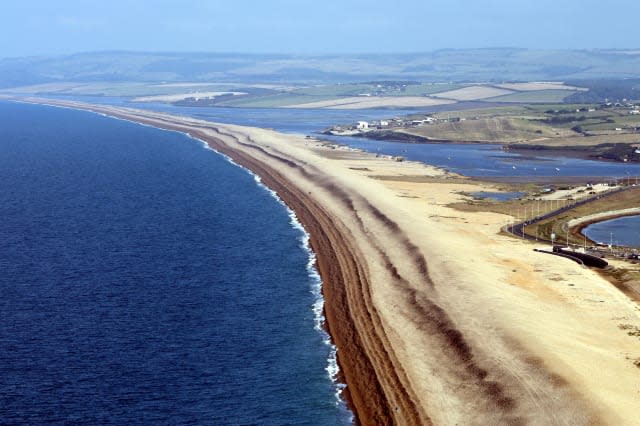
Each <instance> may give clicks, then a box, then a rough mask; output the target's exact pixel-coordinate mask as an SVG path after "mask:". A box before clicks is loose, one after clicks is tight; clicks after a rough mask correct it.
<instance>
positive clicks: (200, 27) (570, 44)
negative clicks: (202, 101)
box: [0, 0, 640, 58]
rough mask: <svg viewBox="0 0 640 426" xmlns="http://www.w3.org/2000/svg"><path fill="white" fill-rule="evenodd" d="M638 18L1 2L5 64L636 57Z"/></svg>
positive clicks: (536, 11)
mask: <svg viewBox="0 0 640 426" xmlns="http://www.w3.org/2000/svg"><path fill="white" fill-rule="evenodd" d="M638 16H640V2H637V1H631V0H608V1H601V0H566V1H564V0H562V1H561V0H553V1H552V0H474V1H469V0H447V1H442V0H439V1H431V0H404V1H403V0H400V1H389V2H375V1H374V2H372V1H370V0H367V1H364V0H324V1H318V0H268V1H256V0H234V1H223V0H211V1H205V0H153V1H151V0H146V1H143V0H126V1H124V0H110V1H86V0H60V1H49V0H22V1H19V2H18V1H9V2H3V5H2V13H1V14H0V40H2V44H1V46H2V48H1V49H0V57H4V58H7V57H21V56H31V55H38V56H40V55H44V56H50V55H60V54H69V53H75V52H86V51H102V50H127V51H165V52H166V51H180V52H193V51H203V52H239V53H286V54H292V53H293V54H300V53H303V54H308V53H311V54H327V53H337V54H350V53H361V54H362V53H406V52H425V51H432V50H437V49H442V48H483V47H521V48H534V49H584V48H600V49H610V48H631V47H634V45H637V44H639V42H638V39H637V36H636V34H635V32H636V28H637V17H638Z"/></svg>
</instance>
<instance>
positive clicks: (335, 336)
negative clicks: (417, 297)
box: [43, 101, 429, 424]
mask: <svg viewBox="0 0 640 426" xmlns="http://www.w3.org/2000/svg"><path fill="white" fill-rule="evenodd" d="M43 103H46V104H49V105H53V106H61V107H66V108H73V109H82V110H88V111H92V112H97V113H99V114H103V115H106V116H111V117H114V118H119V119H124V120H128V121H132V122H135V123H137V124H143V125H149V126H152V127H156V128H160V129H164V130H171V131H177V132H181V133H185V134H186V135H188V136H190V137H192V138H195V139H198V140H200V141H202V142H204V143H206V144H207V145H208V146H209V147H210V148H211V149H213V150H214V151H216V152H218V153H221V154H223V155H225V156H227V157H228V158H230V159H231V160H233V162H235V163H237V164H238V165H240V166H241V167H243V168H246V169H247V170H249V171H251V172H252V173H254V174H255V175H256V176H258V177H259V178H260V180H261V181H262V183H263V184H264V185H266V187H267V188H269V189H271V190H272V191H274V192H275V193H276V194H277V196H278V198H280V199H281V200H282V201H283V202H284V203H285V204H286V205H287V206H288V208H290V209H291V210H292V211H293V212H294V213H295V216H296V217H297V219H298V220H299V221H300V223H301V224H302V225H303V226H304V228H305V230H306V231H307V232H308V234H309V240H310V246H311V248H312V250H313V252H314V253H316V267H317V269H318V271H319V273H320V277H321V278H322V282H323V285H322V294H323V297H324V299H325V303H324V316H325V318H326V322H325V326H326V329H327V332H328V333H329V335H330V337H331V339H332V341H333V343H334V344H335V346H336V347H337V348H338V351H337V362H338V366H339V376H338V378H339V380H340V381H342V382H344V383H345V384H346V387H345V388H344V389H343V391H342V392H343V397H344V399H345V400H346V401H347V403H348V405H349V407H350V408H351V409H352V411H353V413H354V416H355V420H356V422H357V423H359V424H391V423H393V422H394V421H393V418H394V417H395V416H394V415H393V411H394V409H393V408H392V407H391V406H390V403H389V400H388V397H387V395H386V393H385V392H384V391H383V390H382V388H381V383H380V379H379V377H378V374H379V373H377V372H376V370H378V369H379V368H380V367H378V366H374V365H372V363H371V361H370V359H369V356H368V355H367V354H366V349H365V346H369V345H373V346H377V347H378V351H380V353H382V354H384V352H385V351H386V349H385V348H384V347H383V342H379V341H378V342H376V341H375V337H374V336H368V338H370V339H372V340H371V341H370V342H363V337H362V335H361V331H360V330H358V328H357V327H356V326H355V324H356V323H358V322H360V323H361V322H362V321H363V320H366V319H367V317H369V314H367V313H363V312H357V311H356V310H355V309H354V308H353V307H352V306H350V303H349V300H348V299H354V298H357V299H365V298H367V295H366V294H365V293H356V294H354V295H352V296H351V297H350V296H348V295H347V294H346V293H347V290H348V287H350V285H349V284H351V285H353V289H354V290H355V289H362V290H363V291H364V292H366V285H367V282H366V273H367V272H366V268H365V267H364V266H363V262H362V261H361V259H360V257H361V256H362V254H361V253H359V250H358V247H357V246H356V245H355V244H354V243H353V240H352V239H351V238H349V235H348V230H347V228H346V227H340V228H338V227H336V225H337V223H336V218H335V217H332V216H331V214H330V213H329V212H327V211H326V210H325V209H324V208H323V207H322V206H321V205H320V204H319V203H317V202H316V200H315V199H314V198H313V197H311V196H310V193H309V194H307V193H305V192H304V191H301V190H300V189H299V188H297V187H296V186H295V185H292V184H291V182H290V181H289V180H288V179H287V178H285V177H284V176H283V175H282V174H281V173H280V172H278V171H277V170H275V169H274V168H273V167H270V166H269V165H267V164H266V163H264V162H261V161H258V160H256V159H255V158H253V157H252V156H251V155H248V154H246V153H244V152H242V151H240V150H236V149H233V148H232V147H230V146H229V145H228V143H225V142H224V141H223V140H221V139H220V138H216V137H212V136H211V135H210V134H207V133H205V132H204V131H202V130H199V129H198V128H197V127H185V126H184V125H182V124H179V123H177V122H173V123H172V122H169V121H157V120H150V119H148V118H143V117H133V116H131V115H128V114H126V113H118V112H117V111H116V110H111V109H108V110H107V109H104V108H101V107H99V106H93V105H79V104H75V103H71V104H68V103H58V102H49V101H47V102H43ZM209 130H215V131H218V129H216V128H214V127H211V128H209ZM224 136H227V137H229V136H231V137H232V138H235V137H234V136H232V135H229V134H225V135H224ZM236 142H238V141H237V140H236ZM285 164H286V165H287V166H288V167H294V166H293V165H292V164H287V163H286V161H285ZM336 260H339V261H338V262H336ZM354 316H358V317H359V319H358V320H354ZM362 325H363V328H364V329H366V328H369V327H370V328H373V327H374V325H373V324H366V323H365V324H362ZM378 361H379V362H380V363H381V364H383V368H384V369H385V370H387V371H388V372H392V371H393V365H392V361H391V360H390V359H386V360H385V359H384V358H383V357H381V359H379V360H378ZM398 391H399V392H400V393H401V394H402V393H404V391H403V389H402V386H401V385H398ZM394 399H396V401H398V402H400V403H401V405H404V406H405V407H403V408H404V409H405V410H404V412H405V415H406V414H408V413H412V412H413V414H410V415H409V416H406V417H405V420H407V421H408V424H429V422H428V421H425V420H426V418H423V419H422V421H421V420H420V419H419V416H418V415H417V408H416V407H413V406H412V405H411V402H410V401H411V398H409V397H408V396H407V395H396V398H394Z"/></svg>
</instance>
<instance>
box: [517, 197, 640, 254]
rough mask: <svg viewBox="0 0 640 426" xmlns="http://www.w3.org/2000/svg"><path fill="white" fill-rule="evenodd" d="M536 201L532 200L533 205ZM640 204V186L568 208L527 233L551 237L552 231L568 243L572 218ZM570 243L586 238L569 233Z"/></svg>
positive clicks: (527, 230)
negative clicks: (568, 226)
mask: <svg viewBox="0 0 640 426" xmlns="http://www.w3.org/2000/svg"><path fill="white" fill-rule="evenodd" d="M534 203H535V201H531V202H530V205H532V206H533V204H534ZM638 205H640V187H634V188H632V189H629V190H627V191H623V192H621V193H619V194H614V195H612V196H609V197H606V198H603V199H600V200H596V201H593V202H590V203H587V204H585V205H582V206H578V207H576V208H574V209H571V210H568V211H566V212H564V213H562V214H560V215H558V216H554V217H552V218H549V219H546V220H544V221H541V222H539V223H537V224H534V225H531V226H527V227H525V233H527V234H529V235H532V236H535V235H536V232H538V235H539V236H540V237H544V238H545V239H551V232H554V233H555V234H556V236H557V237H556V239H557V240H558V241H559V242H562V243H564V244H566V242H567V223H568V222H569V221H570V220H573V219H577V218H580V217H584V216H589V215H592V214H596V213H602V212H607V211H612V210H622V209H626V208H629V207H637V206H638ZM569 243H570V244H577V245H582V244H583V243H584V238H583V237H582V236H580V235H575V234H571V233H569Z"/></svg>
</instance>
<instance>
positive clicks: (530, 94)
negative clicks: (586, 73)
mask: <svg viewBox="0 0 640 426" xmlns="http://www.w3.org/2000/svg"><path fill="white" fill-rule="evenodd" d="M573 93H575V91H571V90H532V91H527V92H517V93H511V94H509V95H503V96H497V97H494V98H486V99H483V100H484V101H485V102H515V103H550V102H562V101H563V100H564V99H565V98H567V97H568V96H571V95H572V94H573Z"/></svg>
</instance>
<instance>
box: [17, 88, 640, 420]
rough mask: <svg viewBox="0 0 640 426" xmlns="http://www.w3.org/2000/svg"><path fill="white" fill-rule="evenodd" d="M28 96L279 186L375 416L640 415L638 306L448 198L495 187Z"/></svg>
mask: <svg viewBox="0 0 640 426" xmlns="http://www.w3.org/2000/svg"><path fill="white" fill-rule="evenodd" d="M26 101H30V102H36V103H47V104H56V105H59V106H65V107H70V108H78V109H85V110H91V111H95V112H98V113H102V114H106V115H110V116H114V117H119V118H123V119H127V120H131V121H134V122H139V123H143V124H147V125H152V126H155V127H159V128H164V129H171V130H177V131H180V132H185V133H188V134H190V135H191V136H193V137H196V138H199V139H201V140H203V141H205V142H206V143H208V144H209V145H210V146H211V147H212V148H213V149H215V150H216V151H219V152H221V153H224V154H226V155H228V156H229V157H231V158H232V159H233V160H234V161H236V162H237V163H238V164H240V165H242V166H244V167H246V168H248V169H250V170H252V171H253V172H254V173H256V174H258V175H259V176H260V177H261V178H262V181H263V182H264V183H265V184H266V185H267V186H269V187H270V188H271V189H273V190H274V191H276V193H277V194H278V195H279V196H280V197H281V198H282V199H283V200H284V201H285V202H286V203H287V205H288V206H289V207H290V208H291V209H293V210H294V211H295V213H296V215H297V216H298V218H299V220H300V222H301V223H302V224H303V225H304V227H305V228H306V230H307V231H308V232H309V234H310V236H311V246H312V248H313V249H314V251H315V252H316V254H317V261H318V265H317V266H318V270H319V271H320V274H321V277H322V280H323V293H324V297H325V311H326V312H325V316H326V319H327V328H328V330H329V332H330V334H331V336H332V338H333V340H334V343H335V344H336V346H337V348H338V362H339V365H340V367H341V371H342V376H343V377H342V378H343V380H344V382H345V383H346V384H347V387H346V395H345V397H346V398H347V399H348V401H349V402H350V404H351V407H352V408H353V410H354V412H355V414H356V417H357V419H358V421H359V422H360V423H361V424H367V425H368V424H437V425H455V424H483V425H486V424H539V425H550V424H558V425H560V424H565V425H569V424H570V425H579V424H612V425H613V424H615V425H622V424H629V425H631V424H637V413H638V410H640V368H638V366H637V364H640V338H639V337H638V336H639V335H640V309H639V307H638V305H637V304H636V303H635V302H634V301H632V300H631V299H629V298H628V297H627V296H626V295H624V294H623V293H622V292H620V291H619V290H618V289H616V288H615V287H614V286H613V285H611V284H610V283H609V282H607V281H606V280H605V279H604V278H602V277H601V276H600V275H599V274H598V273H596V272H595V271H593V270H590V269H586V268H584V267H581V266H580V265H578V264H576V263H574V262H570V261H567V260H565V259H562V258H559V257H555V256H549V255H545V254H542V253H535V252H534V251H533V248H534V247H535V246H533V245H532V244H531V243H527V242H523V241H519V240H516V239H512V238H510V237H508V236H505V235H501V234H500V233H499V231H500V228H501V226H503V225H505V224H506V223H507V222H508V221H509V220H510V218H509V217H508V216H506V215H500V214H496V213H470V212H461V211H458V210H455V209H453V208H451V207H448V205H449V204H450V203H453V202H458V201H461V200H464V195H461V192H475V191H482V190H491V189H492V188H491V187H490V186H488V185H490V184H480V183H477V182H474V181H472V180H467V179H462V178H459V177H456V176H453V175H450V174H448V173H446V172H444V171H442V170H438V169H435V168H431V167H428V166H425V165H423V164H419V163H413V162H396V161H393V160H392V159H390V158H384V157H376V156H375V155H373V154H368V153H363V152H358V151H353V150H349V149H346V148H340V147H335V146H329V145H326V144H323V143H321V142H318V141H315V140H313V139H305V138H304V137H302V136H293V135H283V134H279V133H276V132H274V131H270V130H263V129H257V128H247V127H241V126H234V125H227V124H217V123H210V122H206V121H203V120H197V119H193V118H188V117H177V116H170V115H167V114H162V113H155V112H149V111H141V110H133V109H127V108H121V107H111V106H96V105H87V104H81V103H77V102H66V101H49V100H46V101H45V100H38V99H26ZM634 363H635V364H634Z"/></svg>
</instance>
